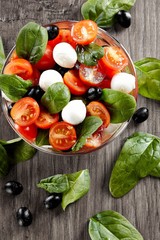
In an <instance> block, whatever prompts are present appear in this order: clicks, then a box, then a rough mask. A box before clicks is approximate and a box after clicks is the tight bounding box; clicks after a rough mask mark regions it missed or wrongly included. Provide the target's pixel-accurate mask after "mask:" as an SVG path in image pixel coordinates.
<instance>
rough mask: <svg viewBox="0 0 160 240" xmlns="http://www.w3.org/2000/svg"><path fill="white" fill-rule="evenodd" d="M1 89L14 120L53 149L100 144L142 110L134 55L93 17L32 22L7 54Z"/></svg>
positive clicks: (27, 135) (39, 144) (22, 132)
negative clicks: (139, 102)
mask: <svg viewBox="0 0 160 240" xmlns="http://www.w3.org/2000/svg"><path fill="white" fill-rule="evenodd" d="M0 89H1V92H2V107H3V111H4V114H5V116H6V118H7V120H8V122H9V124H10V125H11V127H12V128H13V129H14V130H15V131H16V133H17V134H18V135H19V136H20V137H21V138H23V139H24V140H25V141H26V142H28V143H29V144H31V145H32V146H33V147H35V148H37V149H38V150H41V151H44V152H46V153H52V154H59V155H75V154H82V153H88V152H91V151H94V150H97V149H99V148H101V147H102V146H104V145H106V144H107V143H109V142H110V141H112V140H113V139H114V138H115V137H116V136H118V135H119V134H120V133H121V132H122V131H123V130H124V129H125V127H126V126H127V125H128V123H129V120H130V119H131V117H132V115H133V114H134V112H135V110H136V98H137V80H136V72H135V68H134V65H133V63H132V60H131V58H130V56H129V55H128V53H127V52H126V50H125V49H124V47H123V46H122V45H121V44H120V43H119V42H118V41H117V40H115V39H114V38H113V37H112V36H110V35H109V34H108V33H107V32H106V31H104V30H102V29H100V28H98V26H97V24H96V23H95V22H93V21H91V20H81V21H64V22H55V23H52V24H48V25H45V26H41V25H39V24H37V23H35V22H29V23H28V24H26V25H25V26H24V27H23V28H22V29H21V30H20V31H19V33H18V36H17V39H16V45H15V46H14V47H13V49H12V50H11V52H10V53H9V55H8V57H7V59H6V62H5V65H4V67H3V70H2V74H0Z"/></svg>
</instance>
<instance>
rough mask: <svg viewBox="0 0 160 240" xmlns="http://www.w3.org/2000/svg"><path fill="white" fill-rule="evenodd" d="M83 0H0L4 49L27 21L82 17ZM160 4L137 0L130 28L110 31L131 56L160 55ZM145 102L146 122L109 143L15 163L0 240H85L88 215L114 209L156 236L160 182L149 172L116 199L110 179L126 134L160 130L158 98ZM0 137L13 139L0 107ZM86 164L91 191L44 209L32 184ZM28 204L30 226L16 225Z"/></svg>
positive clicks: (1, 206)
mask: <svg viewBox="0 0 160 240" xmlns="http://www.w3.org/2000/svg"><path fill="white" fill-rule="evenodd" d="M83 2H84V1H83V0H79V1H75V0H69V1H67V0H64V1H63V2H62V1H60V0H59V1H58V0H57V1H51V0H49V1H41V0H39V1H36V0H32V1H29V0H25V1H24V0H21V1H18V0H11V1H9V0H7V1H6V0H1V1H0V35H1V36H2V38H3V42H4V46H5V51H6V54H7V53H8V52H9V50H10V49H11V47H12V46H13V45H14V43H15V39H16V35H17V33H18V31H19V30H20V28H21V27H22V26H23V25H24V24H26V23H27V22H29V21H35V22H37V23H42V24H45V23H49V22H53V21H56V20H62V19H76V20H80V19H81V18H82V16H81V13H80V7H81V4H82V3H83ZM159 13H160V4H159V1H158V0H153V1H150V0H145V1H144V0H137V2H136V4H135V6H134V7H133V8H132V9H131V14H132V25H131V26H130V28H128V29H123V30H122V29H121V30H119V31H118V30H117V29H112V30H109V31H110V32H111V33H112V35H113V36H114V37H115V38H117V39H118V40H119V41H120V42H121V43H122V44H123V45H124V46H125V48H126V49H127V51H128V52H129V54H130V55H131V57H132V59H133V60H134V61H136V60H139V59H142V58H143V57H148V56H151V57H156V58H160V44H159V41H160V14H159ZM143 106H144V107H147V108H148V109H149V111H150V116H149V118H148V120H147V121H145V122H144V123H142V124H139V125H137V126H135V125H134V124H133V122H131V123H130V125H129V127H128V128H127V129H126V130H125V131H124V132H123V133H122V134H121V135H120V136H119V137H118V138H117V139H116V140H114V141H113V142H112V143H110V144H109V145H108V146H106V147H104V148H103V149H101V150H99V151H97V152H96V153H93V154H92V153H91V154H88V155H84V156H81V157H73V158H71V157H60V156H52V155H47V154H44V153H42V152H38V153H37V154H36V156H35V157H34V158H33V159H31V160H30V161H27V162H25V163H22V164H21V163H20V164H18V165H17V166H16V167H14V168H13V169H12V170H11V171H10V173H9V175H8V176H7V177H5V179H3V180H1V181H0V189H1V190H0V239H1V240H25V239H28V240H51V239H57V240H64V239H65V240H89V239H90V238H89V235H88V219H89V217H91V216H93V215H94V214H96V213H98V212H100V211H103V210H108V209H112V210H115V211H118V212H119V213H121V214H123V215H124V216H125V217H126V218H127V219H128V220H129V221H130V222H131V223H132V224H133V225H134V226H135V227H136V228H137V229H138V230H139V231H140V232H141V234H142V235H143V237H144V239H145V240H159V239H160V200H159V199H160V181H159V179H155V178H150V177H147V178H145V179H143V180H141V181H140V182H139V184H138V185H137V186H136V187H135V188H134V189H133V190H132V191H131V192H129V193H128V194H127V195H126V196H124V197H123V198H119V199H114V198H113V197H112V196H111V194H110V192H109V190H108V182H109V178H110V174H111V170H112V168H113V166H114V163H115V161H116V159H117V156H118V154H119V152H120V149H121V147H122V145H123V143H124V141H125V139H126V138H127V137H128V136H129V135H131V134H132V133H133V132H135V131H144V132H148V133H152V134H156V135H158V136H159V135H160V125H159V116H160V107H159V103H158V102H156V101H153V100H149V99H146V98H144V97H141V96H139V98H138V107H143ZM0 126H1V127H0V139H6V140H9V139H12V138H14V137H16V134H15V133H14V132H13V131H12V129H11V127H10V126H9V125H8V123H7V121H6V120H5V118H4V114H3V112H2V109H0ZM86 168H88V169H89V171H90V175H91V188H90V191H89V193H88V194H87V195H86V196H85V197H83V198H82V199H80V200H79V201H77V202H76V203H74V204H72V205H70V206H69V207H68V208H67V209H66V211H65V212H63V210H62V209H61V208H57V209H55V210H51V211H49V210H46V209H44V206H43V200H44V198H45V197H46V195H47V194H46V193H45V192H44V191H43V190H41V189H38V188H37V187H36V183H38V181H39V180H40V179H42V178H45V177H48V176H50V175H54V174H58V173H71V172H76V171H78V170H81V169H86ZM13 179H14V180H17V181H19V182H21V183H22V184H23V186H24V191H23V192H22V193H21V194H20V195H19V196H16V197H11V196H8V194H6V192H5V191H4V190H3V189H2V188H3V186H4V184H5V182H6V181H8V180H13ZM20 206H27V207H29V209H30V210H31V212H32V213H33V223H32V225H31V226H29V227H28V228H23V227H19V226H18V225H17V222H16V219H15V212H16V210H17V209H18V208H19V207H20Z"/></svg>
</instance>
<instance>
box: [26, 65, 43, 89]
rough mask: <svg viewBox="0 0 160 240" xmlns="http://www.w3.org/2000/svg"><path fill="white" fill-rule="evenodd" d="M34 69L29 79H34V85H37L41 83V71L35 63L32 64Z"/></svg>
mask: <svg viewBox="0 0 160 240" xmlns="http://www.w3.org/2000/svg"><path fill="white" fill-rule="evenodd" d="M32 69H33V73H32V76H31V77H30V79H29V80H31V81H32V84H33V86H37V85H38V83H39V78H40V75H41V73H40V71H39V70H38V69H37V68H36V67H35V66H34V65H32Z"/></svg>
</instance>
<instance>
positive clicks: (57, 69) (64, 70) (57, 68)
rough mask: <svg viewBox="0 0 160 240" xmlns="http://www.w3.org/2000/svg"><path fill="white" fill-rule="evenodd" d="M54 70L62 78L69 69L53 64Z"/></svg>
mask: <svg viewBox="0 0 160 240" xmlns="http://www.w3.org/2000/svg"><path fill="white" fill-rule="evenodd" d="M54 70H56V71H57V72H59V73H60V74H61V75H62V77H63V76H64V74H65V73H66V72H68V70H69V68H64V67H61V66H59V65H58V64H55V66H54Z"/></svg>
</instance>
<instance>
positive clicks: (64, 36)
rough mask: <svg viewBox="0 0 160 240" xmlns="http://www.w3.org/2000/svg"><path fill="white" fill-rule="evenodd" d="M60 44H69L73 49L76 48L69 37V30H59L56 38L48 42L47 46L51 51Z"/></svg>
mask: <svg viewBox="0 0 160 240" xmlns="http://www.w3.org/2000/svg"><path fill="white" fill-rule="evenodd" d="M60 42H67V43H69V44H71V46H72V47H73V48H76V45H77V44H76V42H75V41H74V40H73V38H72V37H71V31H70V30H69V29H60V30H59V34H58V36H57V37H56V38H54V39H53V40H50V41H48V45H50V46H51V48H52V49H53V48H54V47H55V46H56V45H57V44H58V43H60Z"/></svg>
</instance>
